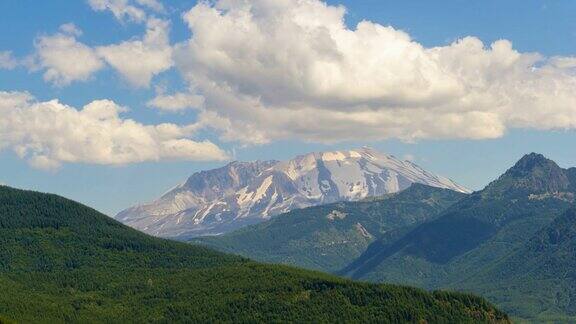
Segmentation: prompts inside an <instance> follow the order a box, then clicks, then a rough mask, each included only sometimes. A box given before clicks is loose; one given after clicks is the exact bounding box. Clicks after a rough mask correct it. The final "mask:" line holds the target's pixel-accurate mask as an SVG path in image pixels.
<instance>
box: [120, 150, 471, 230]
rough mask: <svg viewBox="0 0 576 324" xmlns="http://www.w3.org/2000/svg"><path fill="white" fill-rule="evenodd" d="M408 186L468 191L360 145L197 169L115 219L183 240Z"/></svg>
mask: <svg viewBox="0 0 576 324" xmlns="http://www.w3.org/2000/svg"><path fill="white" fill-rule="evenodd" d="M412 183H422V184H426V185H429V186H434V187H439V188H446V189H452V190H455V191H459V192H469V191H468V190H467V189H466V188H464V187H462V186H459V185H458V184H456V183H454V182H453V181H451V180H449V179H446V178H443V177H440V176H436V175H433V174H431V173H429V172H427V171H425V170H423V169H422V168H420V167H418V166H417V165H415V164H413V163H411V162H409V161H401V160H399V159H397V158H395V157H394V156H391V155H386V154H382V153H379V152H376V151H374V150H372V149H369V148H362V149H358V150H351V151H336V152H322V153H310V154H306V155H302V156H298V157H296V158H295V159H293V160H289V161H281V162H280V161H256V162H232V163H230V164H228V165H227V166H225V167H223V168H220V169H215V170H210V171H202V172H198V173H195V174H193V175H192V176H191V177H190V178H189V179H188V180H187V181H186V182H185V183H183V184H181V185H179V186H177V187H176V188H174V189H173V190H170V191H169V192H168V193H166V194H165V195H163V196H162V197H160V198H159V199H158V200H156V201H153V202H151V203H149V204H144V205H140V206H136V207H132V208H129V209H127V210H124V211H122V212H120V213H119V214H118V215H117V216H116V217H115V218H116V219H117V220H119V221H121V222H123V223H124V224H127V225H129V226H131V227H133V228H136V229H138V230H141V231H143V232H145V233H148V234H151V235H154V236H160V237H172V238H180V239H186V238H189V237H195V236H202V235H215V234H222V233H226V232H230V231H232V230H235V229H238V228H240V227H243V226H246V225H251V224H256V223H259V222H262V221H264V220H267V219H270V218H271V217H272V216H275V215H278V214H281V213H286V212H288V211H290V210H293V209H299V208H305V207H310V206H316V205H323V204H328V203H333V202H338V201H356V200H361V199H364V198H366V197H373V196H381V195H384V194H388V193H394V192H398V191H401V190H403V189H406V188H408V187H409V186H410V185H411V184H412Z"/></svg>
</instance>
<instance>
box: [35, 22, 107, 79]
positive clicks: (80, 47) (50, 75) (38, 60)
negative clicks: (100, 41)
mask: <svg viewBox="0 0 576 324" xmlns="http://www.w3.org/2000/svg"><path fill="white" fill-rule="evenodd" d="M80 34H81V31H80V30H79V29H78V28H77V27H76V26H75V25H73V24H66V25H62V26H61V27H60V32H59V33H56V34H54V35H44V36H41V37H39V38H37V39H36V41H35V43H34V46H35V48H36V55H35V58H34V62H33V63H32V64H29V67H30V68H31V69H32V70H36V69H42V70H44V71H45V72H44V80H46V81H47V82H51V83H53V84H55V85H58V86H65V85H68V84H70V83H71V82H73V81H86V80H88V79H89V78H90V76H91V75H92V74H93V73H94V72H96V71H98V70H100V69H102V68H103V67H104V63H103V62H102V60H101V59H100V57H98V55H97V54H96V52H95V51H94V50H93V49H92V48H90V47H88V46H86V45H84V44H82V43H80V42H78V40H77V39H76V36H78V35H80Z"/></svg>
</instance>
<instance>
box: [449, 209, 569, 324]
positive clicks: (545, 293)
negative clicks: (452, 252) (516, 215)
mask: <svg viewBox="0 0 576 324" xmlns="http://www.w3.org/2000/svg"><path fill="white" fill-rule="evenodd" d="M452 286H459V287H465V288H466V289H468V290H474V291H477V292H480V293H482V294H483V295H485V296H487V297H489V298H490V299H492V300H494V301H495V302H497V303H499V304H500V305H502V306H503V307H506V308H507V309H510V310H512V311H513V312H514V313H518V314H527V315H529V316H527V317H528V319H532V320H538V321H572V322H574V321H576V210H574V209H570V210H568V211H567V212H566V213H564V214H563V215H561V216H560V217H558V218H556V219H555V220H554V222H552V224H550V225H549V226H547V227H546V228H544V229H542V230H541V231H539V232H538V233H536V234H535V235H534V236H532V237H531V238H530V239H529V240H528V241H527V242H526V243H525V244H523V245H522V246H521V247H520V248H518V249H516V250H515V251H514V252H513V253H511V254H510V255H509V256H507V257H506V258H504V259H502V260H500V261H499V262H497V263H496V264H494V265H492V266H490V267H487V268H485V269H483V270H482V271H481V272H480V273H477V274H475V275H474V276H472V277H471V278H466V280H463V281H462V282H455V283H453V284H452ZM518 300H521V301H522V302H521V303H518V302H516V301H518ZM532 314H534V315H532ZM530 315H531V316H530Z"/></svg>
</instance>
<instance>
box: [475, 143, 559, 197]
mask: <svg viewBox="0 0 576 324" xmlns="http://www.w3.org/2000/svg"><path fill="white" fill-rule="evenodd" d="M569 186H570V180H569V178H568V175H567V173H566V170H564V169H562V168H561V167H559V166H558V164H556V162H554V161H552V160H550V159H548V158H546V157H545V156H544V155H542V154H538V153H530V154H526V155H524V156H523V157H522V158H521V159H520V160H518V162H516V164H515V165H514V166H513V167H511V168H510V169H508V171H506V173H504V174H503V175H502V176H501V177H500V178H499V179H498V180H496V181H494V182H492V183H491V184H490V185H489V186H488V187H487V188H486V189H487V191H489V192H496V191H497V192H500V193H503V192H504V191H508V192H518V191H522V192H528V193H538V192H559V191H563V190H566V189H567V188H568V187H569Z"/></svg>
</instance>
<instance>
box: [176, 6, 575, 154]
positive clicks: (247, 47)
mask: <svg viewBox="0 0 576 324" xmlns="http://www.w3.org/2000/svg"><path fill="white" fill-rule="evenodd" d="M344 16H345V8H343V7H335V6H330V5H327V4H325V3H324V2H321V1H318V0H252V1H229V0H219V1H215V2H206V1H202V2H199V3H198V4H197V5H196V6H195V7H194V8H192V9H191V10H190V11H189V12H187V13H186V14H185V15H184V19H185V21H186V23H187V24H188V26H189V28H190V30H191V32H192V37H191V38H190V40H189V41H188V42H186V43H182V44H179V45H178V46H177V48H176V50H175V55H174V58H175V62H176V63H175V64H176V66H177V68H178V69H179V71H180V72H181V73H182V75H183V76H184V78H185V79H186V80H187V81H188V82H189V85H190V87H191V88H193V89H195V91H196V92H195V93H194V94H197V95H200V96H202V97H203V98H204V99H205V101H204V105H203V107H204V110H203V112H202V113H201V114H200V121H199V125H200V126H203V127H212V128H214V129H216V130H218V131H219V132H221V134H222V138H223V139H224V140H233V141H242V142H246V143H265V142H269V141H272V140H276V139H283V138H300V139H303V140H310V141H321V142H332V141H341V140H351V139H366V140H368V139H370V140H378V139H386V138H391V137H395V138H401V139H404V140H407V141H412V140H418V139H423V138H469V139H485V138H496V137H500V136H502V135H503V134H504V133H505V132H506V131H507V130H508V129H509V128H517V127H527V128H538V129H557V128H560V129H565V128H576V73H575V71H574V68H573V67H574V63H573V62H574V61H573V59H568V58H553V59H546V58H543V57H541V56H540V55H537V54H533V53H520V52H518V51H516V50H514V49H513V47H512V44H511V43H510V42H509V41H506V40H500V41H497V42H494V43H493V44H490V45H488V46H487V45H485V44H483V43H482V42H481V41H480V40H479V39H477V38H474V37H466V38H464V39H461V40H458V41H456V42H454V43H452V44H450V45H447V46H441V47H434V48H426V47H424V46H423V45H421V44H419V43H418V42H416V41H414V40H412V39H411V38H410V35H408V34H407V33H405V32H403V31H400V30H397V29H394V28H392V27H386V26H382V25H379V24H376V23H372V22H369V21H362V22H360V23H359V24H358V25H357V26H356V27H355V28H354V29H349V28H348V27H347V26H346V25H345V22H344Z"/></svg>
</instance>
